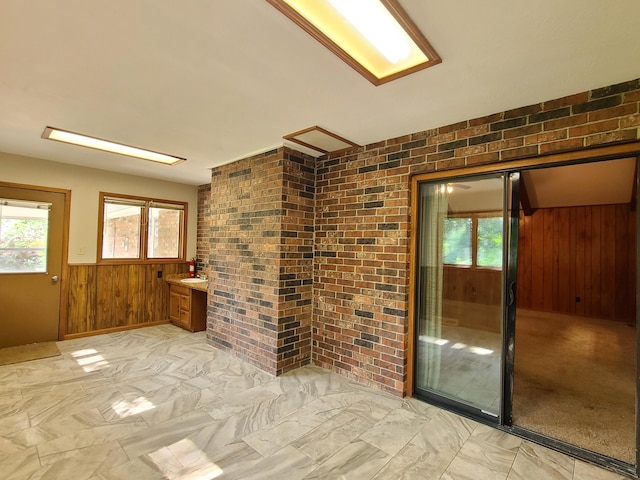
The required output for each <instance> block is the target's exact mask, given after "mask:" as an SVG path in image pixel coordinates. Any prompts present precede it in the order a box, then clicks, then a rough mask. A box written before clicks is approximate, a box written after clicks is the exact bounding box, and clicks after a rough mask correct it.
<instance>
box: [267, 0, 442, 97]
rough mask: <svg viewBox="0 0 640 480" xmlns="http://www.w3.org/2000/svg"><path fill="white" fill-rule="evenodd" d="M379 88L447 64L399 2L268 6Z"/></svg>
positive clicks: (281, 0)
mask: <svg viewBox="0 0 640 480" xmlns="http://www.w3.org/2000/svg"><path fill="white" fill-rule="evenodd" d="M267 1H268V2H269V3H270V4H271V5H273V6H274V7H276V8H277V9H278V10H280V11H281V12H282V13H283V14H285V15H286V16H287V17H289V18H290V19H291V20H292V21H293V22H295V23H296V24H297V25H298V26H300V27H302V28H303V29H304V30H305V31H306V32H307V33H309V34H310V35H311V36H312V37H313V38H315V39H316V40H318V41H319V42H320V43H322V44H323V45H324V46H325V47H327V48H328V49H329V50H331V51H332V52H333V53H334V54H336V55H337V56H338V57H340V58H341V59H342V60H343V61H345V62H346V63H347V64H348V65H350V66H351V67H352V68H354V69H355V70H356V71H358V72H359V73H360V74H361V75H363V76H364V77H365V78H367V79H368V80H369V81H370V82H371V83H373V84H374V85H381V84H383V83H386V82H390V81H391V80H395V79H397V78H400V77H403V76H405V75H409V74H410V73H414V72H417V71H419V70H423V69H425V68H427V67H430V66H432V65H436V64H438V63H440V62H441V61H442V60H441V59H440V57H439V56H438V54H437V53H436V51H435V50H434V49H433V47H432V46H431V45H430V44H429V42H428V41H427V39H426V38H425V37H424V35H422V33H421V32H420V30H419V29H418V27H417V26H416V25H415V24H414V23H413V21H412V20H411V19H410V18H409V16H408V15H407V13H406V12H405V11H404V9H403V8H402V6H401V5H400V4H399V3H398V1H397V0H313V1H309V0H267Z"/></svg>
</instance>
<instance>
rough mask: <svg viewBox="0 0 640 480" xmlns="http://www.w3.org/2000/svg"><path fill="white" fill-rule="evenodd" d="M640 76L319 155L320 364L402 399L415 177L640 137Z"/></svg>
mask: <svg viewBox="0 0 640 480" xmlns="http://www.w3.org/2000/svg"><path fill="white" fill-rule="evenodd" d="M639 103H640V80H633V81H630V82H626V83H622V84H619V85H614V86H610V87H605V88H599V89H596V90H593V91H590V92H583V93H578V94H576V95H571V96H569V97H565V98H561V99H557V100H550V101H547V102H543V103H539V104H535V105H529V106H525V107H521V108H517V109H514V110H509V111H507V112H502V113H496V114H494V115H489V116H486V117H482V118H476V119H473V120H465V121H463V122H459V123H456V124H454V125H447V126H443V127H440V128H436V129H432V130H428V131H423V132H418V133H414V134H411V135H406V136H403V137H399V138H393V139H389V140H386V141H382V142H378V143H375V144H371V145H367V146H366V147H362V148H360V149H357V150H355V151H351V152H348V153H345V154H341V155H330V156H329V157H328V158H326V159H319V160H318V162H317V164H316V166H317V175H316V222H315V228H316V244H315V248H316V251H315V264H314V309H313V323H312V325H313V345H312V360H313V362H314V363H315V364H317V365H319V366H322V367H326V368H330V369H332V370H334V371H336V372H338V373H340V374H343V375H346V376H348V377H350V378H353V379H356V380H358V381H360V382H364V383H367V384H369V385H373V386H376V387H378V388H381V389H383V390H387V391H390V392H392V393H395V394H397V395H402V394H403V391H404V386H405V380H406V372H407V370H406V346H407V343H408V341H409V339H408V338H407V301H408V295H407V291H408V287H409V286H408V264H409V216H408V213H409V211H408V210H409V201H410V193H409V184H410V177H411V175H412V174H415V173H423V172H427V171H432V170H443V169H450V168H462V167H465V166H474V165H477V164H481V163H482V164H486V163H496V162H500V161H505V160H512V159H517V158H525V157H535V156H537V155H544V154H548V153H554V152H560V151H564V150H577V149H582V148H585V147H591V146H594V145H602V144H609V143H615V142H623V141H632V140H637V139H638V138H640V136H639V128H638V127H639V126H640V114H639V113H640V112H639V110H638V108H639Z"/></svg>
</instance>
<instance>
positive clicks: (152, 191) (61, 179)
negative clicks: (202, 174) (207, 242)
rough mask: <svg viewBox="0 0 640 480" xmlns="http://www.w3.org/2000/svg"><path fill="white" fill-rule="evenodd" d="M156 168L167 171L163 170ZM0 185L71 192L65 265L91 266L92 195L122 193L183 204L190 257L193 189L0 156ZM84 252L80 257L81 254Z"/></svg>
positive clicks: (94, 241) (94, 244)
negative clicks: (47, 188) (38, 187)
mask: <svg viewBox="0 0 640 480" xmlns="http://www.w3.org/2000/svg"><path fill="white" fill-rule="evenodd" d="M159 168H171V167H165V166H163V165H161V166H159ZM0 182H9V183H20V184H26V185H37V186H44V187H54V188H64V189H67V190H71V218H70V224H69V263H95V261H96V258H97V250H98V214H99V206H98V193H99V192H109V193H122V194H129V195H139V196H142V197H152V198H157V199H162V200H178V201H182V202H187V203H188V218H187V258H191V257H194V256H195V254H196V232H197V221H196V216H197V213H198V187H196V186H193V185H185V184H181V183H173V182H166V181H163V180H154V179H151V178H145V177H136V176H133V175H123V174H119V173H113V172H107V171H105V170H97V169H93V168H85V167H78V166H75V165H68V164H65V163H57V162H50V161H47V160H41V159H38V158H32V157H23V156H20V155H13V154H9V153H2V152H0ZM82 252H84V253H82Z"/></svg>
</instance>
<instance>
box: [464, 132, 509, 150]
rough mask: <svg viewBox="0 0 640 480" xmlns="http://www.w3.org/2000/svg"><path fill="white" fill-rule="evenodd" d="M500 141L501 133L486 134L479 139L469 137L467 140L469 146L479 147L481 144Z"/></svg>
mask: <svg viewBox="0 0 640 480" xmlns="http://www.w3.org/2000/svg"><path fill="white" fill-rule="evenodd" d="M497 140H502V132H494V133H488V134H486V135H480V136H479V137H471V138H470V139H469V146H470V147H472V146H473V145H481V144H483V143H489V142H495V141H497Z"/></svg>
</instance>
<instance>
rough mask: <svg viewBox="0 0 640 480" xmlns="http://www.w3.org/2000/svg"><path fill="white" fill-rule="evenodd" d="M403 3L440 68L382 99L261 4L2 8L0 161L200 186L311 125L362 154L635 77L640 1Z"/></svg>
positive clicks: (18, 0)
mask: <svg viewBox="0 0 640 480" xmlns="http://www.w3.org/2000/svg"><path fill="white" fill-rule="evenodd" d="M400 1H401V3H402V5H403V6H404V7H405V9H406V10H407V12H408V13H409V15H410V16H411V17H412V19H413V20H414V21H415V23H416V24H417V25H418V27H419V28H420V29H421V30H422V31H423V33H424V34H425V35H426V37H427V38H428V39H429V41H430V43H431V44H432V45H433V47H434V48H435V49H436V51H437V52H438V53H439V54H440V56H441V57H442V59H443V62H442V64H440V65H437V66H435V67H432V68H429V69H426V70H423V71H421V72H418V73H416V74H413V75H410V76H408V77H405V78H402V79H400V80H397V81H394V82H391V83H389V84H386V85H382V86H379V87H374V86H373V85H371V84H370V83H369V82H368V81H367V80H365V79H364V78H363V77H361V76H360V75H359V74H358V73H356V72H355V71H354V70H352V69H351V68H350V67H348V66H347V65H346V64H344V63H343V62H342V61H341V60H339V59H338V58H336V57H335V56H334V55H333V54H331V53H330V52H329V51H328V50H327V49H326V48H325V47H323V46H322V45H320V44H319V43H318V42H316V41H315V40H313V39H312V38H311V37H309V36H308V35H307V34H306V33H305V32H303V31H302V30H301V29H300V28H299V27H297V26H296V25H294V24H293V23H292V22H291V21H289V20H288V19H287V18H286V17H284V16H283V15H282V14H281V13H279V12H278V11H277V10H276V9H275V8H273V7H272V6H270V5H269V4H268V3H267V2H266V1H263V0H184V1H180V2H178V1H175V0H92V1H86V0H55V1H51V0H27V1H25V0H0V151H5V152H9V153H15V154H21V155H27V156H32V157H37V158H43V159H48V160H54V161H57V162H65V163H72V164H77V165H84V166H88V167H95V168H102V169H106V170H113V171H119V172H124V173H130V174H134V175H142V176H148V177H153V178H162V179H167V180H174V181H177V182H182V183H188V184H194V185H198V184H203V183H208V182H209V171H208V169H210V168H211V167H215V166H217V165H221V164H224V163H228V162H230V161H234V160H237V159H240V158H244V157H246V156H248V155H250V154H253V153H258V152H262V151H265V150H269V149H272V148H274V147H277V146H279V145H282V143H283V140H282V136H283V135H285V134H288V133H292V132H296V131H299V130H302V129H304V128H307V127H310V126H312V125H319V126H321V127H323V128H326V129H328V130H330V131H332V132H334V133H336V134H338V135H340V136H342V137H345V138H347V139H349V140H352V141H354V142H356V143H358V144H367V143H372V142H376V141H380V140H383V139H386V138H391V137H394V136H399V135H404V134H407V133H412V132H416V131H421V130H425V129H429V128H434V127H438V126H442V125H447V124H450V123H454V122H457V121H461V120H465V119H470V118H475V117H479V116H483V115H488V114H491V113H495V112H500V111H503V110H507V109H510V108H515V107H519V106H523V105H528V104H532V103H536V102H540V101H544V100H548V99H553V98H558V97H562V96H565V95H569V94H572V93H577V92H581V91H585V90H589V89H591V88H597V87H601V86H606V85H610V84H615V83H618V82H623V81H627V80H632V79H635V78H638V77H640V61H639V60H638V59H639V55H640V35H639V34H638V19H639V18H640V2H639V1H637V0H616V1H605V0H561V1H558V0H536V1H534V2H532V1H525V0H493V1H490V2H480V1H477V0H456V1H451V0H429V1H426V0H400ZM47 125H50V126H54V127H58V128H62V129H66V130H71V131H76V132H80V133H85V134H88V135H93V136H97V137H100V138H105V139H109V140H113V141H118V142H122V143H126V144H129V145H133V146H137V147H141V148H147V149H150V150H155V151H160V152H163V153H168V154H173V155H178V156H181V157H186V158H187V159H188V160H187V162H185V163H182V164H179V165H176V166H173V167H168V166H164V165H156V164H153V163H150V162H145V161H139V160H133V159H128V158H126V157H121V156H117V155H111V154H106V153H102V152H95V151H91V150H88V149H84V148H80V147H73V146H68V145H63V144H60V143H57V142H51V141H46V140H43V139H41V138H40V136H41V134H42V131H43V130H44V128H45V127H46V126H47ZM0 179H1V170H0Z"/></svg>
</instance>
